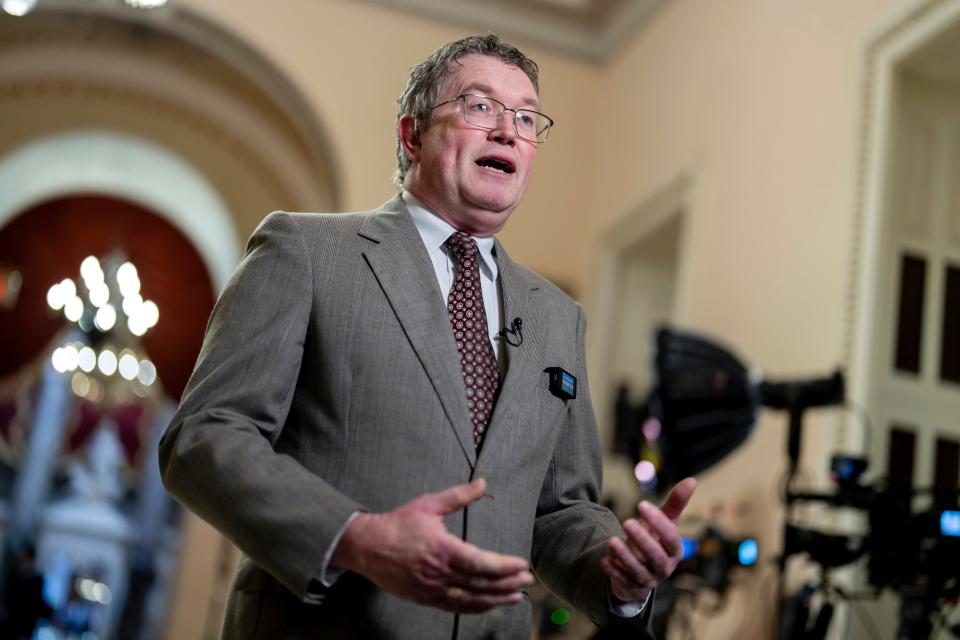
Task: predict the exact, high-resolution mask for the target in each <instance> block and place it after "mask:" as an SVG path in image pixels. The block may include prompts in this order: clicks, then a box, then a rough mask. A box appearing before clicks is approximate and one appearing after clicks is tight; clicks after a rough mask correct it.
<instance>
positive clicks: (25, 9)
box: [0, 0, 37, 16]
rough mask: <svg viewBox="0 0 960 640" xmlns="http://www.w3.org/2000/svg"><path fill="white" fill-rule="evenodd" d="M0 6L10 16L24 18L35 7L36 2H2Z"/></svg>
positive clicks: (28, 0)
mask: <svg viewBox="0 0 960 640" xmlns="http://www.w3.org/2000/svg"><path fill="white" fill-rule="evenodd" d="M0 6H2V7H3V10H4V11H6V12H7V13H9V14H10V15H12V16H25V15H27V14H28V13H30V12H31V11H33V8H34V7H35V6H37V0H3V2H0Z"/></svg>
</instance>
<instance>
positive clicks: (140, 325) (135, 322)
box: [127, 313, 148, 337]
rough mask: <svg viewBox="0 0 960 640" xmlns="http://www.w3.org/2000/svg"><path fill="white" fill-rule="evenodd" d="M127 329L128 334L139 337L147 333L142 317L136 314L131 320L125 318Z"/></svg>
mask: <svg viewBox="0 0 960 640" xmlns="http://www.w3.org/2000/svg"><path fill="white" fill-rule="evenodd" d="M127 329H129V330H130V333H132V334H133V335H135V336H137V337H140V336H142V335H143V334H145V333H146V332H147V329H148V327H147V325H146V324H144V322H143V317H142V316H141V315H140V314H139V313H138V314H136V315H134V316H133V317H131V318H127Z"/></svg>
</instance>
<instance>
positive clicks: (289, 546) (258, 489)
mask: <svg viewBox="0 0 960 640" xmlns="http://www.w3.org/2000/svg"><path fill="white" fill-rule="evenodd" d="M313 291H314V287H313V272H312V268H311V264H310V258H309V254H308V252H307V251H306V247H305V245H304V242H303V238H302V236H301V234H300V233H299V228H298V223H297V220H296V219H295V218H294V217H293V216H291V215H289V214H284V213H274V214H271V215H270V216H268V217H267V218H266V219H265V220H264V222H263V223H262V224H261V225H260V227H259V228H258V229H257V231H256V232H255V233H254V235H253V237H252V238H251V240H250V242H249V244H248V246H247V251H246V253H245V255H244V258H243V260H242V262H241V264H240V266H239V267H238V269H237V271H236V272H235V273H234V275H233V277H232V278H231V279H230V281H229V283H228V284H227V286H226V288H225V289H224V291H223V293H222V294H221V296H220V298H219V300H218V301H217V304H216V306H215V307H214V310H213V314H212V316H211V318H210V322H209V324H208V326H207V333H206V335H205V337H204V342H203V347H202V349H201V351H200V356H199V359H198V361H197V366H196V368H195V370H194V372H193V375H192V376H191V378H190V382H189V383H188V385H187V389H186V391H185V393H184V396H183V399H182V401H181V404H180V408H179V409H178V411H177V412H176V414H175V415H174V418H173V420H172V421H171V424H170V426H169V428H168V430H167V432H166V433H165V434H164V436H163V439H162V440H161V442H160V468H161V474H162V477H163V481H164V484H165V485H166V487H167V489H168V490H169V491H170V492H171V493H172V494H173V495H174V496H175V497H176V498H177V499H178V500H179V501H180V502H181V503H183V504H184V505H185V506H187V507H188V508H190V509H191V510H193V511H194V512H196V513H197V514H198V515H199V516H200V517H201V518H203V519H204V520H206V521H207V522H209V523H210V524H212V525H213V526H214V527H216V528H217V529H218V530H220V531H221V532H222V533H223V534H224V535H226V536H227V537H228V538H229V539H230V540H231V541H232V542H233V543H234V544H236V545H237V546H238V547H239V548H240V550H241V551H243V552H244V553H245V554H246V555H247V556H248V557H249V558H250V559H251V560H253V562H255V563H256V564H257V565H259V566H261V567H262V568H264V569H265V570H266V571H268V572H269V573H270V574H271V575H273V576H274V577H275V578H276V579H277V580H279V581H280V582H281V583H282V584H283V585H284V586H285V587H286V588H287V589H289V590H290V591H291V592H293V593H294V594H295V595H297V596H298V597H300V598H303V597H304V596H305V595H306V592H307V587H308V585H309V583H310V581H311V579H313V578H316V577H317V576H318V575H319V572H320V569H321V566H322V564H323V562H324V556H325V554H326V553H327V551H328V550H329V548H330V547H331V545H332V544H333V542H334V540H335V538H336V536H337V534H338V532H339V531H340V530H341V528H342V527H343V526H344V524H345V523H346V522H347V520H348V518H349V517H350V515H351V514H352V513H354V512H356V511H358V510H363V508H362V507H361V506H360V505H359V504H357V503H356V502H354V501H352V500H350V499H349V498H347V497H346V496H344V495H342V494H341V493H340V492H338V491H337V490H335V489H334V488H333V487H332V486H330V485H329V484H327V483H326V482H324V480H323V479H321V478H320V477H318V476H317V475H315V474H313V473H311V472H310V471H308V470H307V469H306V468H304V467H303V466H302V465H301V464H300V463H299V462H298V461H297V460H295V459H294V458H293V457H291V456H289V455H285V454H281V453H277V452H276V451H275V450H274V445H275V444H276V442H277V439H278V437H279V436H280V433H281V431H282V430H283V428H284V426H285V423H286V421H287V417H288V412H289V410H290V406H291V401H292V399H293V396H294V391H295V389H296V387H297V381H298V377H299V372H300V365H301V359H302V356H303V348H304V341H305V336H306V334H307V329H308V326H309V323H310V319H311V316H312V309H313V306H314V305H315V304H317V301H315V300H314V295H313ZM321 382H322V381H321Z"/></svg>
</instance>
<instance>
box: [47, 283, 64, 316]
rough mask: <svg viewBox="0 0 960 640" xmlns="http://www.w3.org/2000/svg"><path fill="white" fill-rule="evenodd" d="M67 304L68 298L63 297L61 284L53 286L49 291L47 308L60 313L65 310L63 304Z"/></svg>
mask: <svg viewBox="0 0 960 640" xmlns="http://www.w3.org/2000/svg"><path fill="white" fill-rule="evenodd" d="M65 302H66V296H64V295H63V290H62V289H61V288H60V283H59V282H58V283H57V284H55V285H53V286H52V287H50V288H49V289H47V306H48V307H50V308H51V309H53V310H54V311H60V309H63V304H64V303H65Z"/></svg>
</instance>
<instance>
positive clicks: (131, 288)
mask: <svg viewBox="0 0 960 640" xmlns="http://www.w3.org/2000/svg"><path fill="white" fill-rule="evenodd" d="M117 286H118V287H120V293H122V294H123V295H124V297H128V296H135V295H137V294H138V293H140V277H139V276H138V275H137V268H136V267H135V266H133V263H132V262H124V263H123V264H122V265H120V268H119V269H117Z"/></svg>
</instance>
